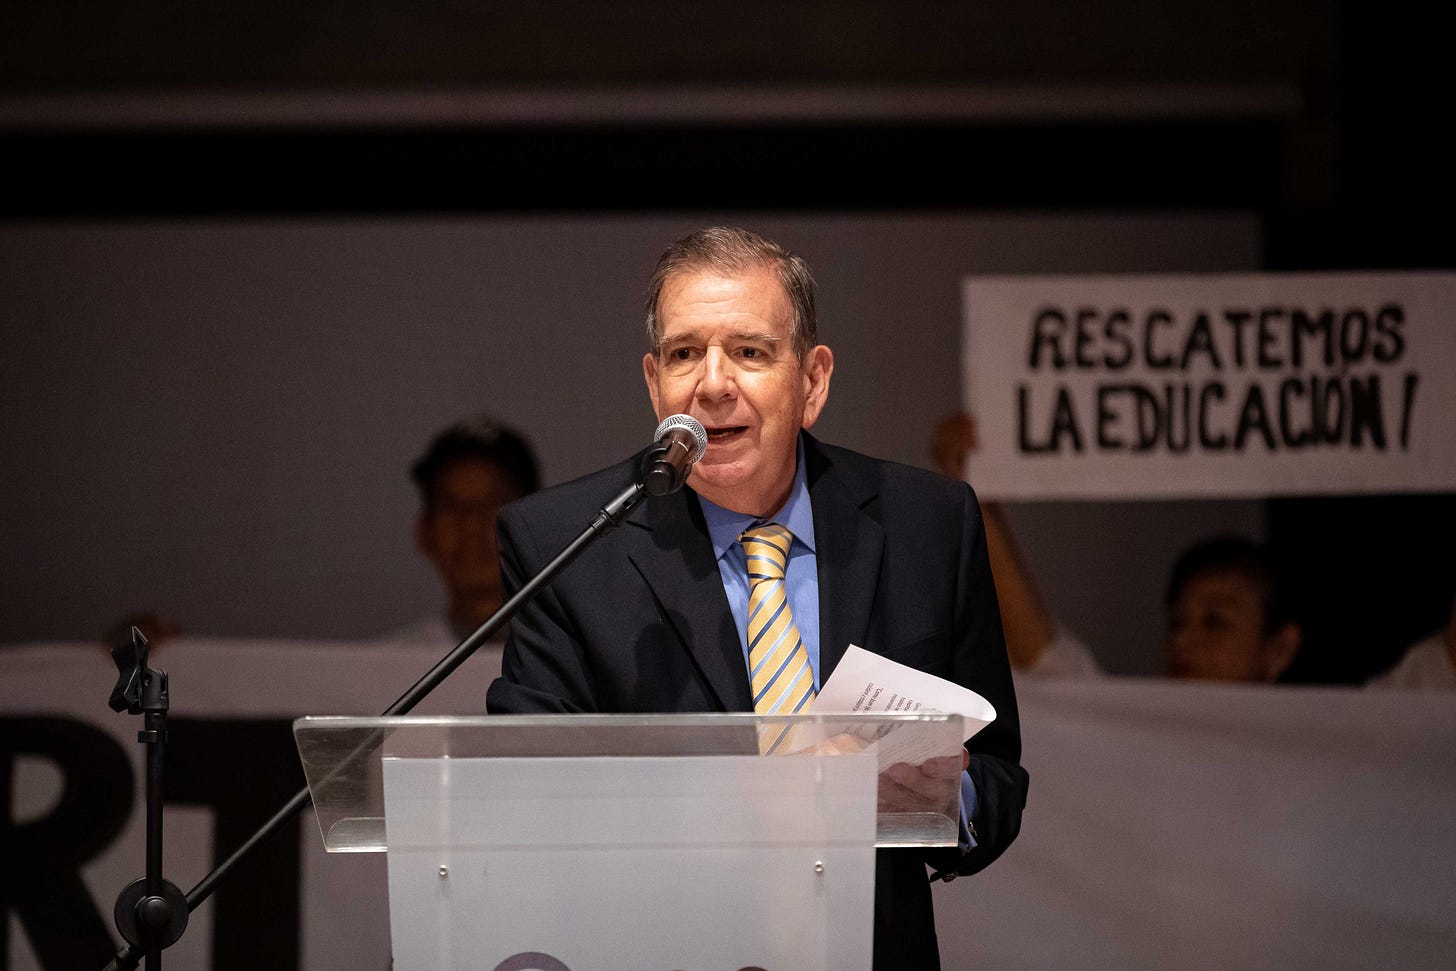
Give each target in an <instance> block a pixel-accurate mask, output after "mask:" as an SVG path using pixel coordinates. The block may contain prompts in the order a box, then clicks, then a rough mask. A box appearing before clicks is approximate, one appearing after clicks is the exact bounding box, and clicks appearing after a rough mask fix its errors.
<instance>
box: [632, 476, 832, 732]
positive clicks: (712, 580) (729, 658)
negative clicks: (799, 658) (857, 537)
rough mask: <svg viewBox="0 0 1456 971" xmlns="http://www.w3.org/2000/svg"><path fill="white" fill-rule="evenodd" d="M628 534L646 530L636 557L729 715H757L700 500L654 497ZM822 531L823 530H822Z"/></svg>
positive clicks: (641, 508) (639, 509)
mask: <svg viewBox="0 0 1456 971" xmlns="http://www.w3.org/2000/svg"><path fill="white" fill-rule="evenodd" d="M624 528H625V529H634V530H641V531H642V532H643V533H644V534H645V535H644V537H643V540H642V541H641V542H637V543H634V544H633V550H632V553H631V558H632V562H633V564H634V565H635V566H636V567H637V570H638V572H639V573H641V574H642V578H643V579H644V580H646V581H647V585H648V586H649V587H650V588H651V589H652V595H653V596H654V597H655V598H656V599H657V604H658V609H659V610H661V611H662V613H663V616H664V617H666V619H667V621H668V623H670V624H671V625H672V627H673V629H674V630H675V631H676V633H677V635H678V637H679V638H681V639H682V642H683V644H684V645H685V647H686V650H687V651H688V652H689V653H690V654H691V655H692V656H693V659H694V660H695V661H696V662H697V665H698V668H699V669H700V670H701V671H702V673H703V678H704V679H705V680H706V681H707V683H708V686H709V688H710V689H711V690H712V692H713V693H714V694H715V695H716V696H717V700H718V703H719V705H720V706H721V707H722V710H724V711H752V710H753V695H752V691H751V690H750V688H749V686H748V672H747V671H746V670H745V668H744V664H743V648H742V647H741V646H740V644H739V642H738V630H737V627H736V626H735V625H734V623H733V616H732V614H731V612H730V609H729V606H728V596H727V594H725V593H724V592H723V578H722V576H721V574H720V573H719V572H718V562H717V560H716V559H715V558H714V556H713V544H712V541H711V540H710V539H709V538H708V527H707V525H706V523H705V522H704V521H703V512H702V508H701V507H700V506H699V505H698V501H697V498H696V497H695V496H694V495H693V494H692V493H691V492H690V491H688V490H686V489H684V490H682V491H681V492H678V493H677V494H675V495H672V496H667V497H663V498H660V499H653V498H648V499H646V500H644V501H643V503H642V505H640V506H638V507H637V509H635V510H633V511H632V514H631V515H630V516H629V517H628V519H627V522H626V523H625V524H624ZM816 528H817V526H816Z"/></svg>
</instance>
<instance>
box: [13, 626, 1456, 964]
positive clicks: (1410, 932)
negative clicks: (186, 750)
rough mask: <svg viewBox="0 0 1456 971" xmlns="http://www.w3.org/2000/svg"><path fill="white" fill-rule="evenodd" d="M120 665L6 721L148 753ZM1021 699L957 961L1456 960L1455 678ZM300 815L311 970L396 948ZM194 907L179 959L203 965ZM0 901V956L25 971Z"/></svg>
mask: <svg viewBox="0 0 1456 971" xmlns="http://www.w3.org/2000/svg"><path fill="white" fill-rule="evenodd" d="M435 656H436V652H435V651H433V650H432V649H430V648H428V647H421V646H408V647H406V646H399V645H388V644H381V643H373V644H341V643H330V644H321V643H304V642H252V641H201V640H185V641H178V642H175V643H172V644H169V645H167V646H166V647H165V648H164V649H163V650H161V651H160V652H159V654H158V657H157V659H156V663H157V664H159V665H160V666H161V667H163V668H165V669H167V670H168V671H169V673H170V675H171V683H172V693H173V702H172V705H173V708H172V711H173V714H174V715H176V716H179V717H181V716H187V717H198V716H212V717H226V716H236V717H244V716H249V717H258V716H265V715H279V716H291V715H296V714H303V713H313V714H320V713H327V714H367V713H377V712H378V711H380V710H382V709H383V708H384V707H385V706H387V705H388V704H389V702H391V701H393V700H394V697H395V696H396V695H397V694H399V693H400V691H402V690H403V688H404V687H407V686H408V685H409V684H411V683H413V681H414V680H415V678H416V677H417V676H418V675H419V674H420V673H421V672H422V671H423V670H424V669H425V668H427V667H428V666H429V664H430V663H431V662H432V660H433V659H434V657H435ZM498 667H499V658H498V656H497V655H485V656H481V657H477V658H475V659H472V661H471V662H469V664H468V665H467V666H466V668H464V669H462V670H461V671H459V672H457V674H456V675H455V676H454V677H453V678H452V679H451V681H449V682H447V683H446V686H445V688H444V689H442V690H443V691H444V692H445V694H444V696H443V697H441V698H439V699H436V700H435V701H433V702H432V703H431V704H430V705H429V706H428V708H427V709H425V710H428V711H431V712H445V711H460V712H475V711H479V705H480V702H481V699H482V697H483V692H484V687H485V684H486V682H487V681H488V679H489V678H490V677H491V676H492V668H494V669H496V670H498ZM113 681H114V674H113V670H112V667H111V664H110V660H109V659H108V658H107V657H106V656H105V655H104V654H103V653H102V652H101V650H100V649H99V648H98V647H96V646H93V645H89V644H83V645H59V644H47V645H32V646H27V647H21V648H13V649H7V650H5V651H3V652H0V715H16V714H21V713H32V714H33V713H41V712H45V713H50V714H54V715H61V716H65V717H71V718H75V719H78V720H82V721H86V722H88V723H91V724H94V725H95V726H97V727H100V728H102V729H103V730H105V731H107V732H108V733H110V734H111V735H113V736H114V737H115V738H116V739H117V740H118V741H119V742H120V743H121V744H122V745H123V746H124V747H125V748H126V749H127V750H128V752H129V753H131V755H132V758H133V764H134V768H135V769H137V770H139V767H140V758H141V752H140V749H141V746H139V745H137V744H136V743H135V741H134V737H135V736H134V733H135V730H136V728H137V727H138V726H137V723H138V721H139V719H137V718H134V717H131V716H123V715H114V714H112V713H111V712H110V710H109V709H108V708H107V707H106V697H107V694H108V692H109V690H110V687H111V684H112V683H113ZM1021 709H1022V722H1023V735H1024V741H1025V748H1026V755H1025V764H1026V765H1027V767H1028V769H1029V770H1030V772H1031V795H1030V802H1029V805H1028V808H1027V814H1026V818H1025V826H1024V829H1023V832H1022V835H1021V838H1020V839H1019V840H1018V841H1017V843H1016V844H1015V845H1013V846H1012V847H1011V849H1010V850H1009V851H1008V852H1007V854H1006V855H1005V857H1003V858H1002V859H1001V860H1000V861H998V862H997V863H996V864H994V865H993V866H992V867H991V868H990V869H988V870H987V871H985V872H984V873H982V874H979V875H977V876H975V877H972V878H967V879H963V880H959V881H956V882H954V883H951V884H948V885H943V886H938V887H936V888H935V894H936V909H937V921H938V926H939V929H940V939H941V952H942V955H943V956H944V960H945V965H946V967H947V968H950V969H955V968H969V967H978V968H1028V969H1029V968H1068V969H1078V968H1087V969H1092V968H1114V967H1115V968H1132V969H1136V968H1148V969H1152V968H1172V969H1178V968H1188V969H1194V968H1222V967H1238V968H1322V969H1323V968H1337V969H1342V968H1393V967H1399V968H1437V967H1447V966H1449V963H1450V956H1451V955H1452V954H1456V907H1453V906H1452V902H1453V901H1456V868H1453V866H1452V861H1453V860H1456V834H1453V831H1452V828H1451V825H1450V823H1451V819H1452V818H1453V810H1456V695H1438V694H1420V693H1409V692H1380V693H1364V692H1360V691H1355V690H1342V689H1298V688H1278V687H1274V688H1264V687H1218V686H1201V685H1185V684H1173V683H1165V682H1160V681H1140V680H1117V679H1103V680H1099V681H1097V682H1090V683H1062V684H1036V685H1025V686H1023V687H1022V693H1021ZM136 778H137V782H138V786H140V780H141V776H140V773H139V771H138V773H137V776H136ZM58 782H59V779H58V775H57V773H56V772H55V771H54V769H53V768H50V769H48V767H47V766H46V765H45V764H43V763H40V762H39V761H38V760H33V759H24V760H22V761H21V764H20V765H18V766H17V772H16V789H17V792H16V796H15V800H14V806H13V807H12V812H13V813H14V814H15V815H16V817H17V818H20V819H28V818H34V817H35V816H38V815H43V814H44V813H45V812H46V810H47V807H48V806H50V805H51V804H53V803H54V801H55V798H56V787H57V785H58ZM138 792H139V793H140V788H138ZM207 815H208V814H207V813H206V811H204V810H201V809H196V808H192V809H184V810H179V811H176V812H172V813H170V814H169V819H168V833H167V835H168V843H167V849H168V877H169V879H171V880H172V881H173V882H175V883H177V884H178V885H180V886H181V887H182V889H183V890H186V889H189V888H190V887H191V886H192V884H193V883H195V882H196V880H197V879H199V878H200V877H201V876H202V874H203V872H204V871H205V869H206V860H207V859H208V858H209V855H210V841H211V834H210V828H209V821H208V818H207ZM300 825H302V826H303V827H304V831H303V832H304V845H305V850H304V853H303V856H302V862H301V864H300V865H301V868H302V871H303V873H302V881H303V894H302V899H303V904H302V906H303V928H302V944H301V947H302V952H303V953H302V956H301V957H302V960H301V962H300V966H301V967H304V968H309V969H333V968H338V969H355V968H381V969H382V968H384V967H386V966H387V960H388V924H387V919H386V914H387V907H386V902H385V898H384V865H383V864H384V860H383V858H382V856H377V855H372V854H370V855H336V856H327V855H325V854H324V853H323V852H322V850H321V849H320V846H319V840H318V833H317V828H316V826H315V825H314V823H313V820H312V818H311V817H308V818H305V819H304V820H303V821H302V822H301V824H300ZM142 847H143V832H142V819H141V811H140V796H138V802H137V805H136V807H135V808H134V809H133V813H132V817H131V819H130V820H129V821H128V824H127V826H126V828H125V829H124V831H123V833H122V835H121V836H120V837H119V838H118V839H117V841H116V842H115V843H114V844H113V845H111V846H110V847H109V848H108V849H107V850H105V851H104V852H103V853H102V854H101V855H100V856H99V857H98V858H97V859H96V860H94V861H93V862H92V864H91V865H90V867H88V868H87V870H86V872H85V876H86V882H87V885H88V887H89V888H90V891H91V893H92V896H93V898H94V900H95V901H96V903H97V906H98V908H99V909H100V910H101V911H102V912H103V913H107V914H109V912H110V909H111V903H112V901H113V900H114V898H115V895H116V893H117V892H118V890H119V889H120V888H121V887H122V886H123V885H124V884H126V883H127V882H129V881H130V880H131V879H133V878H134V877H136V876H138V875H140V873H141V869H142V865H143V853H142ZM5 879H7V880H14V879H17V877H16V875H14V874H6V875H5ZM208 910H209V905H204V906H203V907H202V908H200V909H199V910H198V911H197V913H195V914H194V915H193V922H192V925H191V926H190V927H189V928H188V931H187V935H186V936H185V937H184V939H183V941H182V942H181V943H180V944H179V945H177V947H175V948H173V949H171V950H170V951H169V952H168V959H169V962H170V963H171V965H172V966H175V967H188V968H206V967H207V966H208V965H207V960H206V955H207V947H206V943H207V940H208V934H209V923H208ZM7 919H9V920H10V921H11V938H10V939H11V953H10V954H9V955H8V956H7V958H8V962H7V964H8V967H10V968H15V969H31V968H35V967H37V965H36V963H35V958H34V955H33V954H32V952H31V951H30V949H29V946H28V944H27V943H26V941H25V938H24V934H23V932H21V930H20V928H19V925H18V922H17V921H16V920H15V918H14V916H13V915H11V916H9V917H8V918H7ZM107 923H108V924H109V923H110V920H109V918H108V919H107Z"/></svg>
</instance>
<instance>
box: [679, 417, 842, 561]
mask: <svg viewBox="0 0 1456 971" xmlns="http://www.w3.org/2000/svg"><path fill="white" fill-rule="evenodd" d="M794 460H795V463H796V467H795V469H794V484H793V485H792V486H790V487H789V498H788V499H787V500H786V501H785V502H784V504H783V506H782V507H780V508H779V511H778V512H776V513H774V514H773V515H772V516H769V517H768V518H767V519H759V518H758V517H756V516H749V515H747V514H746V513H741V512H730V511H729V510H727V509H724V508H723V507H722V506H720V505H718V504H717V503H715V502H712V501H710V500H708V499H704V498H703V497H702V496H698V503H699V504H700V505H701V506H702V507H703V518H704V519H705V520H707V523H708V536H709V538H710V539H711V540H712V541H713V555H714V556H715V557H716V558H718V559H720V560H721V559H722V558H723V554H724V553H726V552H728V551H729V550H730V549H732V548H733V545H734V544H735V543H737V542H738V537H739V536H741V535H743V531H744V530H745V529H747V528H748V527H750V526H752V525H754V524H755V523H778V524H779V525H780V526H783V527H785V528H787V529H788V530H789V532H791V533H793V534H794V542H795V543H802V544H803V545H804V546H805V548H807V549H808V550H809V552H811V553H812V552H814V510H813V508H812V507H811V506H810V505H809V480H808V478H807V477H806V476H805V473H804V436H803V435H800V436H799V444H798V447H797V449H796V450H795V458H794Z"/></svg>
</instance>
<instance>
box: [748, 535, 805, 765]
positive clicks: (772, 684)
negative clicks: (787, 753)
mask: <svg viewBox="0 0 1456 971" xmlns="http://www.w3.org/2000/svg"><path fill="white" fill-rule="evenodd" d="M738 539H739V542H741V543H742V544H743V552H744V555H745V556H746V557H747V560H748V585H749V591H748V681H749V684H750V685H751V686H752V688H753V710H754V711H756V712H758V713H759V714H760V715H769V714H782V715H789V714H793V713H794V712H797V711H801V710H802V709H803V708H804V707H805V706H806V705H808V704H809V702H810V701H811V700H813V698H814V672H813V670H811V669H810V667H809V652H808V651H807V650H806V649H805V648H804V641H803V638H801V637H800V636H799V628H798V627H797V626H796V625H795V624H794V616H793V613H792V612H791V611H790V610H789V597H788V593H789V591H788V587H787V585H786V583H785V581H784V571H785V569H786V568H787V566H788V562H789V544H791V543H792V542H793V541H794V534H793V533H791V532H789V531H788V530H787V529H785V528H784V527H783V526H780V525H779V524H778V523H767V524H765V525H763V526H755V527H753V528H752V529H749V530H745V531H744V533H743V535H742V536H740V537H738ZM775 742H777V740H775Z"/></svg>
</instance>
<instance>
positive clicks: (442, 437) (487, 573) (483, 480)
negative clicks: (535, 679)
mask: <svg viewBox="0 0 1456 971" xmlns="http://www.w3.org/2000/svg"><path fill="white" fill-rule="evenodd" d="M410 478H411V479H413V480H414V483H415V486H416V487H417V488H418V489H419V493H420V513H419V518H418V519H417V520H416V521H415V546H416V547H417V548H418V549H419V551H420V553H421V554H422V555H423V556H424V557H425V559H427V560H429V561H430V565H431V566H433V567H434V568H435V572H436V574H438V575H439V577H440V583H441V585H442V586H443V587H444V588H445V595H446V599H447V603H446V605H445V609H444V611H443V612H441V613H439V614H436V615H434V616H431V617H427V618H424V619H422V620H420V621H418V622H416V623H414V624H412V625H410V626H409V627H406V628H404V629H402V630H400V631H397V632H395V633H394V634H392V635H391V636H390V638H389V639H391V640H400V641H406V642H423V641H428V642H430V643H436V644H441V645H444V646H448V645H450V644H454V643H458V642H459V641H461V640H464V639H465V638H466V637H467V636H469V635H470V634H471V633H473V632H474V631H475V629H476V628H478V627H479V626H480V625H481V624H483V623H485V621H486V620H488V619H489V618H490V616H491V614H493V613H495V612H496V610H498V609H499V608H500V605H501V602H502V588H501V574H500V557H499V555H498V552H497V548H496V533H495V517H496V513H498V512H499V511H500V508H501V507H502V506H504V505H505V504H506V503H508V502H513V501H515V500H516V499H520V498H522V497H523V496H527V495H530V494H531V493H533V492H535V491H536V490H537V489H539V488H540V486H541V477H540V472H539V470H538V467H537V464H536V456H535V454H534V453H533V452H532V450H531V446H530V444H529V443H527V441H526V439H525V438H524V437H522V436H521V435H520V434H519V433H518V432H515V431H513V430H511V429H509V428H506V427H504V426H501V425H498V424H496V423H495V422H494V421H492V420H491V419H490V418H489V417H487V416H485V415H477V416H475V417H473V418H467V419H465V420H463V421H460V422H457V423H455V424H454V425H451V426H450V427H449V428H446V429H444V430H443V431H441V432H440V433H439V434H437V435H436V436H435V437H434V439H432V440H431V442H430V444H429V447H428V448H427V449H426V450H425V453H424V454H423V455H421V456H420V458H419V459H418V460H417V461H416V462H415V464H414V466H413V467H412V468H411V469H410ZM504 636H505V635H504V632H502V633H501V635H500V639H504Z"/></svg>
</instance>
